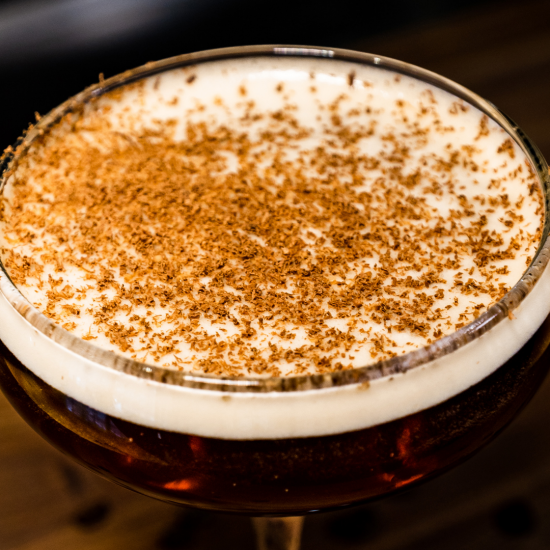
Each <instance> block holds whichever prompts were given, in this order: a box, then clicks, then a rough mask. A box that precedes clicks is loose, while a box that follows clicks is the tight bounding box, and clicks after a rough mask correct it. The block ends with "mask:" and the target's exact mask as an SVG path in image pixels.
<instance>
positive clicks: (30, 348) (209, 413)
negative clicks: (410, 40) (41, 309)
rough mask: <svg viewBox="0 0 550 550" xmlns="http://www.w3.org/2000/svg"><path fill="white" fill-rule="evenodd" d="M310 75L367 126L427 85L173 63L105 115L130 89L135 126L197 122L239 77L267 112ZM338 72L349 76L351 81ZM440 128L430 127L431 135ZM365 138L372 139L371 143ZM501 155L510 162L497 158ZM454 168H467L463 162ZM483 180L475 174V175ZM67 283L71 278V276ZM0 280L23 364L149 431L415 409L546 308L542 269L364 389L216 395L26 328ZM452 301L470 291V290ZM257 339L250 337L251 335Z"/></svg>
mask: <svg viewBox="0 0 550 550" xmlns="http://www.w3.org/2000/svg"><path fill="white" fill-rule="evenodd" d="M312 72H313V73H315V86H316V87H317V90H316V96H315V97H316V98H317V99H318V100H319V101H321V103H323V102H325V103H326V102H329V101H333V100H334V98H335V97H336V95H337V94H338V93H339V90H344V91H345V93H346V94H347V95H348V96H349V97H351V99H350V100H349V101H350V102H351V104H352V103H353V102H354V101H355V99H354V98H355V97H356V96H358V95H361V97H362V98H363V99H364V98H365V95H366V94H367V95H368V97H369V101H370V102H371V104H372V105H373V108H375V109H381V108H382V106H384V105H386V109H385V110H384V112H383V113H381V115H380V119H379V121H378V124H380V125H381V126H383V127H386V128H387V127H390V126H391V125H395V124H396V116H395V114H391V112H390V111H391V109H390V108H389V107H388V105H392V106H394V105H395V101H396V100H400V99H402V100H404V101H405V102H408V103H410V104H415V105H416V104H417V102H418V101H419V100H420V98H421V97H422V94H424V93H425V91H426V89H427V86H426V85H425V84H421V85H420V86H418V83H416V82H415V81H414V80H412V79H408V78H405V77H402V78H401V79H400V80H399V81H396V80H395V78H394V77H395V75H393V74H392V73H388V72H386V71H381V70H377V69H371V68H366V67H361V66H357V65H354V64H348V63H341V62H338V63H334V62H331V61H326V60H325V61H323V60H315V61H311V60H296V59H255V60H251V61H250V60H248V61H240V62H238V63H237V62H231V63H228V62H224V63H218V64H212V65H205V66H198V67H194V68H192V69H187V70H185V71H174V72H173V73H168V74H167V75H163V76H162V78H156V77H153V78H151V79H149V80H148V81H147V83H146V88H145V89H146V91H147V93H146V94H145V95H144V94H143V89H140V88H136V89H135V90H134V91H133V92H131V93H133V94H135V98H134V100H132V99H131V97H130V95H129V97H128V98H127V99H128V101H127V102H126V103H120V102H118V101H114V102H113V103H112V111H111V112H110V113H111V115H112V117H113V121H115V122H116V124H119V125H120V128H121V131H126V130H129V129H130V128H125V127H124V124H125V122H124V121H125V120H130V119H129V118H128V119H124V118H122V119H121V118H120V114H121V113H123V112H124V108H127V107H128V106H129V105H130V106H131V111H132V113H135V112H136V101H135V99H136V98H137V99H138V100H139V101H138V103H139V109H138V110H139V111H140V113H141V118H140V121H141V122H140V123H142V124H144V125H145V126H147V125H148V124H152V123H153V122H152V121H153V119H157V120H161V121H166V120H170V119H173V118H174V116H175V114H176V111H177V109H180V110H181V112H185V113H187V116H196V117H198V118H197V120H202V119H204V116H205V115H204V113H202V114H201V111H198V112H197V113H195V114H191V115H189V113H188V111H189V109H191V108H195V107H196V104H197V101H200V102H201V103H203V104H210V102H215V100H216V96H220V95H223V97H224V101H225V103H228V104H237V103H238V102H239V101H241V99H240V98H239V92H238V90H239V86H240V85H241V84H242V83H243V81H244V82H245V83H246V87H247V95H248V97H254V98H255V100H256V102H257V107H258V108H260V109H262V108H265V109H271V110H272V109H273V107H274V102H275V101H276V100H277V97H278V96H277V95H276V94H275V93H274V83H278V82H284V83H285V86H287V91H288V93H289V97H290V98H291V99H292V101H294V102H296V103H298V104H299V105H307V103H308V101H312V100H311V92H310V91H309V88H310V86H311V80H312V77H311V73H312ZM350 74H351V75H352V81H353V88H351V89H350V86H349V81H350ZM190 76H193V77H194V79H193V81H192V86H189V85H186V86H185V91H184V92H180V88H182V89H183V86H184V84H183V82H186V81H187V79H189V77H190ZM153 92H154V93H153ZM232 93H233V94H234V95H233V96H232V95H231V94H232ZM432 93H433V94H435V95H436V97H437V99H438V101H442V102H443V103H444V105H445V106H446V107H447V108H445V109H442V111H441V113H442V114H441V126H442V128H444V127H445V126H446V125H449V124H451V123H456V118H455V117H454V115H452V114H449V113H448V107H449V106H450V105H452V103H453V102H454V99H455V98H453V97H452V96H449V95H448V94H446V93H444V92H440V91H437V90H436V89H435V88H434V89H432ZM174 94H176V95H177V96H178V97H179V101H178V102H177V103H175V102H173V97H174ZM319 98H320V99H319ZM262 101H264V102H265V104H262ZM301 112H302V115H301V119H300V120H301V122H302V123H303V124H309V125H310V126H315V124H317V122H316V118H315V117H316V113H317V112H318V111H317V110H316V109H311V110H309V111H308V110H307V109H303V110H302V111H301ZM151 113H154V116H153V115H151ZM224 116H225V117H226V119H224ZM231 116H234V115H231ZM148 117H149V119H148ZM201 117H202V118H201ZM212 117H213V118H215V120H216V121H217V122H218V123H222V122H223V121H224V120H230V118H231V117H230V116H229V114H227V113H225V114H224V109H220V110H219V111H216V112H215V113H214V114H213V115H212ZM460 120H461V123H462V124H463V128H462V129H461V134H460V138H459V144H462V145H464V144H469V143H473V142H474V141H475V138H476V135H477V133H478V132H479V120H480V114H479V112H477V111H473V110H471V111H470V113H469V115H468V116H466V117H464V118H461V119H460ZM131 125H132V126H133V128H131V129H132V131H134V130H136V128H135V118H132V122H131ZM444 134H445V132H444V131H442V134H441V135H442V136H443V135H444ZM503 137H505V136H503V133H502V131H501V130H500V129H498V128H496V127H495V126H494V125H493V126H492V132H491V133H490V135H489V136H488V137H487V140H488V141H487V142H486V143H485V145H484V147H485V148H484V149H483V150H482V151H481V152H480V153H479V157H478V158H476V161H477V163H478V164H479V165H480V166H484V167H486V168H487V172H492V173H489V174H488V175H487V176H483V175H482V174H479V177H478V178H477V179H478V180H479V181H477V182H476V183H475V184H474V183H472V181H471V178H470V177H468V179H467V180H465V184H464V185H465V189H464V192H465V194H466V195H467V196H472V195H473V194H475V192H476V191H475V186H478V185H482V186H483V185H484V186H485V187H484V189H485V190H486V189H487V188H490V180H491V177H493V178H494V177H495V176H494V174H495V173H497V171H498V170H499V169H502V162H503V161H502V158H501V157H496V156H495V153H494V152H495V151H496V150H497V148H498V146H499V145H500V144H501V143H502V140H503ZM442 139H444V138H443V137H442ZM445 139H446V138H445ZM455 145H456V144H455ZM376 146H377V147H380V148H382V147H383V143H382V142H380V143H378V144H377V145H376ZM430 151H431V152H433V153H434V154H440V153H441V144H438V143H436V142H433V143H432V144H429V145H428V147H427V148H423V149H422V154H423V155H426V154H429V153H430ZM515 159H516V160H515V161H514V162H515V163H516V164H515V165H514V166H516V165H521V164H522V163H523V162H524V157H523V155H522V154H521V152H520V151H519V148H517V147H516V148H515ZM509 162H510V163H511V162H512V161H511V160H510V159H509ZM511 169H513V166H510V165H508V166H506V172H507V173H508V172H509V171H510V170H511ZM464 174H465V175H467V174H469V172H468V169H467V168H465V170H464ZM469 175H471V174H469ZM484 177H485V179H486V180H487V182H486V183H484V181H483V180H484ZM519 180H520V178H518V187H514V186H513V185H509V186H508V187H507V188H506V191H507V194H509V195H510V202H511V203H515V202H517V201H518V200H519V197H520V196H521V195H524V196H525V195H527V194H528V190H527V189H526V187H525V186H524V187H521V185H522V184H521V182H520V181H519ZM480 181H481V184H480V183H479V182H480ZM458 184H459V185H460V184H461V182H460V181H459V183H458ZM525 185H526V184H525ZM468 186H469V187H470V188H471V187H472V186H473V187H474V189H470V188H467V187H468ZM8 191H9V187H8ZM500 192H502V191H500ZM524 205H525V206H524V207H523V210H522V211H521V212H522V215H524V218H526V220H527V221H526V223H527V224H531V226H530V227H529V230H531V231H533V232H534V231H535V229H536V227H537V224H538V223H539V222H540V216H539V215H538V214H536V213H535V208H534V207H532V205H531V206H529V205H528V201H525V203H524ZM433 206H434V208H438V209H439V210H445V209H446V208H447V209H448V208H450V207H449V206H448V205H445V204H441V203H438V202H437V201H435V202H434V204H433ZM501 215H502V213H500V214H498V213H497V214H495V219H494V220H489V228H494V227H498V218H499V216H501ZM534 248H536V245H535V246H534ZM530 252H531V253H532V250H526V251H525V254H526V255H528V254H529V253H530ZM471 267H474V264H473V262H472V263H471V265H466V266H465V268H464V270H465V271H468V270H469V269H470V268H471ZM508 267H509V273H508V275H507V277H508V278H507V279H506V280H505V282H506V283H507V284H508V285H509V286H511V285H512V284H513V283H515V282H516V281H517V280H518V279H519V278H520V276H521V274H522V273H523V271H524V269H525V257H520V258H518V261H515V262H510V265H509V266H508ZM74 285H75V286H79V283H78V281H75V282H74ZM0 289H1V290H2V293H3V295H2V296H0V318H2V320H3V321H2V323H1V324H0V339H2V341H3V342H4V343H5V344H6V345H7V346H8V348H9V349H10V350H11V351H12V352H13V353H14V354H15V355H16V357H17V358H18V359H19V360H20V361H21V362H22V363H23V364H24V365H26V366H27V367H28V368H29V369H30V370H31V371H33V372H34V373H35V374H36V375H37V376H39V377H40V378H42V379H43V380H44V381H45V382H47V383H48V384H50V385H51V386H53V387H54V388H56V389H58V390H60V391H62V392H64V393H66V394H67V395H69V396H70V397H72V398H74V399H76V400H78V401H81V402H82V403H84V404H86V405H88V406H91V407H93V408H95V409H98V410H100V411H102V412H105V413H107V414H111V415H113V416H115V417H118V418H122V419H125V420H128V421H131V422H135V423H138V424H143V425H146V426H149V427H154V428H159V429H165V430H170V431H175V432H182V433H192V434H197V435H203V436H210V437H220V438H225V439H271V438H285V437H307V436H317V435H324V434H334V433H340V432H346V431H351V430H356V429H361V428H365V427H368V426H373V425H376V424H379V423H382V422H387V421H390V420H393V419H396V418H400V417H403V416H405V415H408V414H411V413H414V412H416V411H418V410H422V409H426V408H428V407H430V406H432V405H434V404H437V403H440V402H442V401H444V400H446V399H448V398H450V397H452V396H453V395H456V394H457V393H459V392H461V391H463V390H464V389H466V388H468V387H470V386H471V385H473V384H475V383H477V382H478V381H480V380H482V379H483V378H485V377H486V376H488V375H489V374H491V373H492V372H494V371H495V370H496V369H497V368H498V367H499V366H500V365H502V364H503V363H504V362H505V361H506V360H507V359H509V358H510V357H512V356H513V355H514V354H515V353H516V352H517V351H518V350H519V349H521V347H522V346H523V345H524V344H525V343H526V342H527V340H528V339H529V338H530V337H531V336H532V335H533V334H534V332H535V331H536V330H537V328H538V327H539V326H540V325H541V323H542V322H543V320H544V319H545V318H546V317H547V315H548V313H549V311H550V305H549V304H548V303H547V300H546V299H545V297H546V296H548V292H549V291H550V273H549V272H548V270H546V271H545V272H544V274H543V276H542V277H541V279H540V280H539V281H538V283H537V285H536V286H535V288H534V290H533V291H532V292H531V293H530V294H529V296H528V297H527V298H526V299H525V300H524V301H523V303H522V304H521V305H520V306H519V307H518V308H517V309H516V310H515V311H514V316H515V318H514V319H506V320H504V321H502V322H500V323H499V324H498V325H497V326H496V327H494V328H493V329H492V330H491V331H490V332H489V333H487V334H485V335H483V336H481V337H480V338H478V339H477V340H476V341H475V342H472V343H470V344H468V345H467V346H465V347H463V348H461V349H459V350H457V351H455V352H453V353H451V354H449V355H448V356H446V357H444V358H442V359H439V360H437V361H433V362H432V363H429V364H427V365H425V366H423V367H421V368H416V369H413V370H412V371H410V372H408V373H407V374H402V375H397V376H393V377H391V378H383V379H378V380H375V381H373V382H372V383H371V384H370V386H369V387H368V388H367V387H365V386H364V385H350V386H345V387H340V388H331V389H323V390H311V391H301V392H273V393H256V394H252V393H239V392H235V393H231V394H228V393H223V392H216V391H209V390H197V389H190V388H184V387H178V386H170V385H167V384H161V383H156V382H150V381H145V380H143V379H139V378H137V377H133V376H130V375H126V374H122V373H120V372H116V371H114V370H112V369H109V368H107V367H104V366H101V365H98V364H97V363H94V362H93V361H90V360H89V359H86V358H84V357H82V356H80V355H77V354H75V353H73V352H70V351H68V350H66V349H64V348H63V347H61V346H60V345H58V344H56V343H54V342H52V341H51V340H50V339H48V338H47V337H46V336H44V335H43V334H42V333H40V332H39V331H38V330H36V329H34V328H33V327H31V326H30V325H29V323H28V322H27V321H25V320H24V319H23V318H22V317H21V316H20V315H19V314H18V313H17V312H16V311H15V310H14V309H13V307H12V306H11V305H10V303H9V300H10V296H14V293H16V291H15V290H13V289H12V288H11V287H10V283H9V281H7V279H6V278H5V276H4V275H0ZM446 290H448V289H447V288H446ZM32 292H34V291H32V290H31V291H30V294H31V295H32ZM27 295H29V293H28V292H27ZM460 298H461V300H462V299H464V300H469V299H472V300H473V299H474V297H473V296H466V297H465V298H463V297H462V296H461V297H460ZM29 299H31V300H32V299H33V296H29ZM42 299H43V297H40V295H39V293H38V294H36V295H35V296H34V301H40V300H42ZM478 301H479V300H478ZM82 327H83V329H82V333H85V332H86V330H88V329H89V320H88V321H86V320H85V321H83V323H82ZM76 332H77V333H78V331H76ZM261 337H262V334H260V335H259V336H258V338H261ZM408 339H410V338H408ZM98 343H99V344H101V345H103V346H104V347H106V348H107V349H113V348H112V347H111V348H110V347H109V345H108V342H107V341H106V340H101V339H99V340H98ZM301 344H302V341H301V339H300V338H297V339H296V341H295V345H296V346H299V345H301ZM417 345H418V343H416V345H411V346H409V347H407V345H406V343H405V341H403V350H406V349H414V347H417ZM115 351H116V350H115ZM353 351H354V359H353V364H354V366H363V365H365V364H368V363H369V362H372V357H371V356H370V355H369V354H368V352H367V350H366V349H361V348H360V347H359V348H358V349H357V350H353Z"/></svg>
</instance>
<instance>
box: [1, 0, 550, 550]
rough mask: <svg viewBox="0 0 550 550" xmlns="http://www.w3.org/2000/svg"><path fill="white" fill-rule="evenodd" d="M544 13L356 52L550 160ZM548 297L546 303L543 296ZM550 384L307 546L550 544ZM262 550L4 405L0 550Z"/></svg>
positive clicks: (507, 9)
mask: <svg viewBox="0 0 550 550" xmlns="http://www.w3.org/2000/svg"><path fill="white" fill-rule="evenodd" d="M549 22H550V2H549V1H540V0H538V1H537V0H532V1H530V0H527V1H523V2H501V3H495V4H494V5H489V6H487V5H485V6H484V7H483V8H482V9H477V10H474V9H470V10H467V11H463V12H462V13H459V14H458V15H456V14H455V15H454V16H452V17H451V16H450V17H448V18H447V19H445V20H443V21H441V20H440V21H433V22H426V23H424V24H423V25H421V26H416V27H414V28H408V29H402V30H401V31H399V32H394V33H393V34H391V35H384V36H377V37H371V38H368V39H365V40H362V41H360V42H359V43H354V44H350V45H349V47H350V48H355V49H359V50H364V51H370V52H373V53H379V54H382V55H387V56H390V57H395V58H398V59H402V60H405V61H408V62H411V63H414V64H418V65H421V66H423V67H426V68H428V69H431V70H433V71H435V72H439V73H441V74H443V75H445V76H447V77H449V78H451V79H453V80H456V81H458V82H460V83H462V84H464V85H465V86H467V87H469V88H471V89H473V90H474V91H476V92H477V93H479V94H480V95H482V96H484V97H486V98H487V99H490V100H491V101H493V102H494V103H495V104H496V105H497V106H498V107H500V108H501V109H502V110H503V111H504V112H506V113H507V114H508V115H509V116H511V117H512V118H513V119H514V120H516V122H518V123H519V124H520V126H522V127H523V129H524V130H525V132H526V133H527V134H528V135H529V136H530V137H531V138H532V139H533V140H534V141H535V142H536V143H537V144H538V145H539V147H540V148H541V150H542V152H543V154H545V156H546V157H547V158H550V132H549V131H548V129H549V128H550V33H549V32H548V29H549ZM549 299H550V297H549ZM549 419H550V380H547V382H546V383H545V385H544V386H543V387H542V388H541V390H540V391H539V393H538V394H537V396H536V397H535V399H534V400H533V401H532V402H531V404H530V405H529V406H528V407H527V408H526V410H525V411H524V412H523V413H522V414H521V415H520V417H519V418H518V419H517V420H516V421H515V422H514V423H513V424H512V425H511V426H510V427H509V428H508V429H507V430H506V431H505V432H504V433H503V434H502V435H501V436H500V437H499V438H497V439H496V440H495V441H494V442H493V443H491V444H490V445H489V446H488V447H486V448H485V449H484V450H482V451H481V452H480V453H479V454H478V455H476V456H475V457H474V458H473V459H471V460H470V461H468V462H466V463H465V464H463V465H462V466H460V467H458V468H455V469H454V470H453V471H451V472H449V473H447V474H445V475H443V476H441V477H439V478H438V479H436V480H433V481H432V482H430V483H427V484H425V485H423V486H420V487H418V488H415V489H412V490H410V491H409V492H407V493H404V494H401V495H398V496H396V497H391V498H388V499H385V500H380V501H378V502H375V503H371V504H368V505H365V506H361V507H358V508H354V509H352V510H348V511H343V512H338V513H328V514H319V515H316V516H310V517H309V518H308V519H307V521H306V526H305V530H304V537H303V549H304V550H308V549H314V548H315V549H316V550H328V549H336V548H350V549H367V548H368V549H372V550H393V549H407V550H412V549H417V548H422V550H431V549H433V550H436V549H437V550H441V549H442V548H444V549H445V550H453V549H463V548H468V549H473V550H475V549H483V550H487V549H492V548H498V549H499V550H500V549H502V550H507V549H516V548H521V549H525V550H530V549H543V548H545V549H546V548H549V547H550V521H547V518H548V517H550V436H549V430H548V424H549ZM121 548H131V549H133V550H146V549H147V550H148V549H159V550H162V549H184V548H186V549H217V548H239V549H242V550H246V549H253V548H254V538H253V532H252V528H251V526H250V525H249V521H248V519H247V518H241V517H235V516H226V515H223V514H210V513H205V512H195V511H190V510H185V509H180V508H176V507H172V506H170V505H166V504H163V503H161V502H157V501H154V500H151V499H148V498H145V497H142V496H141V495H138V494H134V493H132V492H130V491H127V490H125V489H122V488H120V487H117V486H115V485H113V484H111V483H109V482H107V481H104V480H102V479H100V478H99V477H97V476H96V475H95V474H92V473H89V472H87V471H86V470H84V469H83V468H81V467H79V466H77V465H75V464H73V463H72V462H71V461H70V460H69V459H67V458H65V457H64V456H63V455H61V454H60V453H58V452H57V451H55V450H54V449H52V448H51V447H50V446H49V445H48V444H46V443H45V442H44V441H42V440H41V439H40V437H39V436H37V435H36V434H35V433H34V432H33V431H32V430H31V429H30V428H29V427H28V426H26V424H25V423H24V422H23V421H22V420H20V419H19V417H18V416H17V415H16V413H15V412H14V411H13V410H12V409H11V407H10V406H9V404H8V403H7V402H6V401H5V399H4V398H3V397H0V550H58V549H78V550H99V549H101V550H115V549H116V550H119V549H121Z"/></svg>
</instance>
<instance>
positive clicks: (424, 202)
mask: <svg viewBox="0 0 550 550" xmlns="http://www.w3.org/2000/svg"><path fill="white" fill-rule="evenodd" d="M2 185H3V187H2V218H1V224H2V231H1V234H0V235H1V258H2V272H1V274H0V290H1V295H0V318H1V319H2V322H1V323H0V339H1V340H2V342H3V344H2V368H1V370H0V376H1V385H2V388H3V391H4V392H5V394H6V395H7V396H8V398H9V399H10V401H11V403H12V404H13V405H14V407H15V408H16V409H17V410H18V411H19V413H20V414H21V415H22V416H23V417H24V418H25V419H26V420H27V422H28V423H29V424H30V425H31V426H33V428H35V429H36V430H37V431H38V432H39V433H40V434H41V435H42V436H43V437H44V438H45V439H47V440H48V441H49V442H51V443H52V444H53V445H55V446H56V447H57V448H59V449H61V450H62V451H64V452H65V453H67V454H69V455H70V456H72V457H74V458H75V459H76V460H77V461H79V462H80V463H81V464H84V465H85V466H87V467H89V468H91V469H92V470H94V471H96V472H98V473H100V474H101V475H103V476H105V477H107V478H109V479H112V480H114V481H116V482H117V483H119V484H122V485H124V486H127V487H130V488H132V489H134V490H136V491H139V492H141V493H144V494H147V495H151V496H154V497H156V498H160V499H162V500H165V501H167V502H172V503H178V504H183V505H189V506H196V507H201V508H206V509H211V510H221V511H229V512H237V513H243V514H248V515H251V516H255V517H256V518H257V519H256V525H257V530H258V534H259V535H258V536H259V543H260V547H262V548H263V547H266V548H267V547H268V546H265V544H268V542H266V541H268V540H270V541H271V543H273V544H276V545H278V546H273V547H277V548H296V547H297V545H298V537H299V524H300V521H301V520H300V518H299V516H302V515H303V514H305V513H308V512H311V511H318V510H328V509H333V508H336V507H340V506H345V505H351V504H355V503H359V502H364V501H366V500H368V499H372V498H375V497H380V496H382V495H385V494H388V493H391V492H394V491H396V490H399V489H400V488H402V487H407V486H410V485H411V484H412V483H417V482H420V481H421V480H423V479H426V478H429V477H430V476H433V475H434V474H436V473H438V472H441V471H443V470H445V469H448V468H450V467H451V466H452V465H454V464H456V463H458V462H459V461H461V460H463V459H464V458H465V457H467V456H468V455H470V454H471V453H472V452H474V451H475V450H476V449H478V448H479V447H480V446H481V445H483V444H484V443H485V442H487V441H488V440H489V439H490V438H491V437H492V436H493V435H494V434H496V433H497V432H498V431H499V430H500V429H501V428H502V427H503V426H505V425H506V424H507V423H508V422H509V421H510V420H511V418H512V417H513V416H514V415H515V414H516V413H517V411H518V410H519V409H520V408H521V407H522V406H523V405H524V404H525V403H526V402H527V400H528V399H529V398H530V397H531V396H532V394H533V393H534V391H535V390H536V388H537V387H538V385H539V384H540V382H541V380H542V378H543V377H544V375H545V373H546V370H547V365H548V360H547V358H546V356H545V350H546V348H547V344H548V338H549V322H550V321H547V320H546V319H547V317H548V314H549V312H550V303H548V301H547V300H546V299H545V298H546V296H547V295H548V293H549V292H550V271H549V270H548V268H547V264H548V253H549V251H548V249H549V244H548V209H547V198H548V170H547V165H546V163H545V161H544V159H543V158H542V156H541V155H540V154H539V153H538V151H537V149H536V148H535V147H534V146H533V145H532V144H531V143H530V142H529V141H528V139H527V138H526V137H525V136H524V135H523V134H522V132H521V130H519V129H518V128H517V127H516V126H515V125H514V124H513V123H512V122H511V121H510V119H508V118H507V117H505V116H504V115H503V114H502V113H500V112H499V111H498V110H497V109H496V108H495V107H494V106H492V105H491V104H490V103H488V102H487V101H485V100H483V99H481V98H480V97H478V96H477V95H475V94H474V93H472V92H470V91H468V90H466V89H465V88H463V87H461V86H459V85H457V84H455V83H453V82H451V81H449V80H447V79H445V78H443V77H440V76H438V75H435V74H433V73H430V72H428V71H425V70H423V69H420V68H418V67H414V66H411V65H408V64H405V63H402V62H399V61H395V60H391V59H387V58H384V57H380V56H374V55H369V54H363V53H357V52H351V51H345V50H334V49H321V48H311V47H293V46H255V47H243V48H229V49H222V50H212V51H208V52H201V53H196V54H191V55H184V56H180V57H175V58H171V59H167V60H164V61H160V62H155V63H149V64H147V65H145V66H143V67H140V68H138V69H135V70H132V71H128V72H126V73H123V74H121V75H119V76H115V77H113V78H110V79H108V80H105V81H102V82H100V83H99V84H98V85H95V86H92V87H90V88H89V89H87V90H85V91H84V92H82V93H81V94H79V95H77V96H75V97H74V98H72V99H70V100H68V101H67V102H66V103H64V104H63V105H61V106H60V107H58V108H57V109H55V110H54V111H52V112H51V113H49V114H48V115H47V116H45V117H44V118H42V119H41V120H40V121H39V122H38V123H37V125H36V126H35V127H34V128H32V129H31V130H30V131H29V132H28V133H27V135H26V136H25V137H24V138H22V139H21V140H20V142H19V143H18V145H17V146H16V147H15V148H14V149H13V150H11V151H10V152H9V153H8V154H7V155H6V157H5V158H4V176H3V184H2ZM276 516H278V518H277V517H276ZM273 541H275V542H273ZM271 543H269V544H271ZM293 545H294V546H293Z"/></svg>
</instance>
